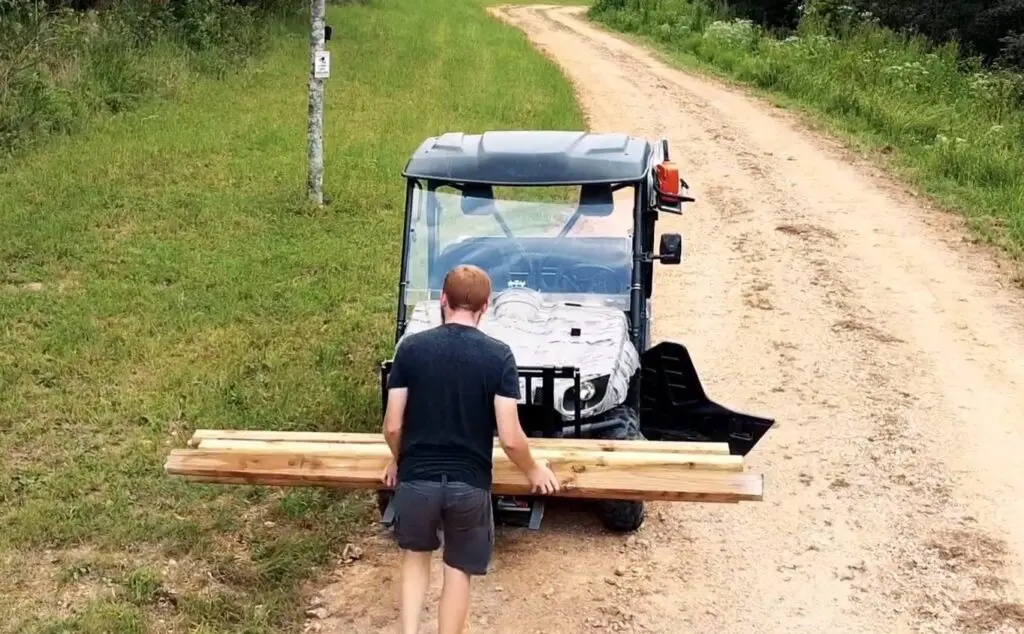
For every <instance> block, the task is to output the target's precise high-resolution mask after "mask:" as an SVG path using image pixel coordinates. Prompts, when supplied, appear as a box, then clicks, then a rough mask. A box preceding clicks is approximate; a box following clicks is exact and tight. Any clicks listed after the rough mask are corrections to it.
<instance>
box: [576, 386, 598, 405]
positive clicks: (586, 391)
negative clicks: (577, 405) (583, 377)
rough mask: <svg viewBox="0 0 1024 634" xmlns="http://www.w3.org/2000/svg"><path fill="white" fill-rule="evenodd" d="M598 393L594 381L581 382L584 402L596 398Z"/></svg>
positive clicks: (581, 394) (581, 395) (581, 393)
mask: <svg viewBox="0 0 1024 634" xmlns="http://www.w3.org/2000/svg"><path fill="white" fill-rule="evenodd" d="M596 395H597V388H596V387H594V382H593V381H584V382H582V383H580V400H581V401H582V402H584V403H586V402H587V401H589V400H590V399H592V398H594V397H595V396H596Z"/></svg>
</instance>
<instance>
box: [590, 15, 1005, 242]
mask: <svg viewBox="0 0 1024 634" xmlns="http://www.w3.org/2000/svg"><path fill="white" fill-rule="evenodd" d="M590 16H591V18H592V19H594V20H595V21H597V22H599V23H601V24H604V25H606V26H608V27H610V28H613V29H616V30H619V31H622V32H625V33H629V34H632V35H634V36H638V37H639V38H640V39H641V40H642V41H644V42H645V43H648V44H651V45H652V46H653V47H654V48H655V49H656V50H658V51H659V52H661V53H663V54H665V55H666V57H668V58H669V60H670V61H673V62H675V63H677V64H679V65H682V66H689V67H696V68H698V69H701V70H704V71H710V72H711V73H712V74H716V75H718V76H721V77H725V78H729V79H732V80H736V81H739V82H741V83H744V84H746V85H748V86H750V87H753V88H755V89H756V90H758V91H759V92H760V93H761V94H765V95H770V96H773V97H775V98H777V100H778V101H780V102H781V103H783V104H786V105H789V106H795V107H797V108H800V109H802V110H804V111H806V112H809V113H811V114H813V115H816V117H815V118H816V120H817V121H819V122H821V123H823V124H825V126H826V127H827V128H828V129H829V130H830V131H833V132H838V133H839V134H840V135H841V136H843V137H845V138H846V139H847V140H850V141H853V142H854V143H856V144H857V145H859V146H860V147H862V148H864V149H868V150H873V151H875V152H876V154H877V155H878V156H885V158H886V162H887V163H888V164H889V166H891V167H893V168H895V170H896V171H897V172H898V173H899V174H900V175H902V176H903V177H904V178H906V179H907V180H908V181H909V182H911V183H913V184H914V185H916V186H918V187H919V188H920V189H921V190H922V191H923V192H925V193H926V194H928V195H930V196H932V197H933V198H934V199H936V200H937V201H938V202H940V203H941V204H942V205H943V206H945V207H947V208H949V209H952V210H956V211H958V212H960V213H962V214H963V215H964V216H965V217H966V218H967V220H968V223H969V225H970V226H971V227H972V228H973V229H974V230H975V231H976V232H977V235H978V236H979V237H980V238H983V239H985V240H989V241H992V242H994V243H997V244H999V245H1001V246H1002V247H1003V248H1005V249H1006V251H1007V252H1009V253H1011V254H1012V255H1014V256H1017V257H1020V256H1022V255H1024V109H1022V107H1021V105H1022V104H1021V101H1020V100H1021V98H1022V97H1024V78H1022V77H1021V76H1019V75H1011V74H997V73H993V72H982V71H981V70H980V69H979V67H978V65H977V64H976V63H973V62H966V63H965V62H962V61H960V62H958V55H957V50H956V48H955V47H954V46H945V47H929V46H928V45H926V43H925V42H923V41H921V40H910V39H907V38H903V37H900V36H897V35H895V34H893V33H892V32H890V31H887V30H884V29H882V28H880V27H878V26H876V25H874V24H871V23H861V24H859V25H854V26H852V27H848V28H845V29H843V30H842V31H841V32H842V33H843V35H842V36H841V37H835V36H828V35H826V34H825V32H824V29H822V28H819V27H817V26H814V25H812V24H810V23H807V24H804V25H802V28H801V31H800V32H798V33H797V34H795V35H794V36H792V37H789V38H787V39H785V40H781V41H780V40H779V39H775V38H772V37H770V36H769V35H767V34H765V33H764V32H763V31H761V30H760V29H758V28H756V27H753V26H751V24H750V23H749V22H744V21H741V20H732V21H721V20H718V19H716V16H715V15H713V14H712V13H711V12H709V11H708V10H706V9H704V8H703V5H701V4H698V3H694V2H692V1H691V0H600V1H599V2H598V3H597V4H595V5H594V7H593V8H592V9H591V11H590Z"/></svg>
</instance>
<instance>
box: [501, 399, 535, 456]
mask: <svg viewBox="0 0 1024 634" xmlns="http://www.w3.org/2000/svg"><path fill="white" fill-rule="evenodd" d="M494 416H495V418H496V419H497V422H498V442H499V443H500V444H501V448H502V450H504V451H505V455H506V456H508V459H509V460H511V461H512V462H513V463H514V464H515V465H516V466H517V467H519V468H520V469H521V470H522V471H523V473H530V471H532V470H534V469H535V468H536V467H537V462H536V461H535V460H534V459H533V456H532V455H531V454H530V444H529V440H528V439H527V437H526V434H525V433H524V432H523V428H522V426H521V425H520V424H519V409H518V408H517V401H516V399H514V398H508V397H506V396H495V397H494Z"/></svg>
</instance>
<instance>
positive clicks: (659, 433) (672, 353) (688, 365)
mask: <svg viewBox="0 0 1024 634" xmlns="http://www.w3.org/2000/svg"><path fill="white" fill-rule="evenodd" d="M640 362H641V375H640V394H641V398H640V431H641V432H643V435H644V437H645V438H647V439H649V440H684V441H705V442H728V443H729V453H731V454H733V455H741V456H745V455H747V453H748V452H749V451H750V450H751V449H753V448H754V445H756V444H757V443H758V441H759V440H761V437H762V436H764V435H765V434H766V433H767V432H768V430H769V429H770V428H771V426H772V425H774V424H775V420H774V419H771V418H761V417H758V416H750V415H748V414H741V413H739V412H734V411H732V410H730V409H728V408H725V407H722V406H721V405H719V404H718V403H715V402H714V401H711V400H710V399H709V398H708V397H707V394H705V393H704V388H703V387H702V386H701V384H700V378H699V377H698V376H697V369H696V368H695V367H694V366H693V361H692V360H691V359H690V353H689V352H687V350H686V348H685V347H684V346H683V345H682V344H678V343H673V342H670V341H664V342H662V343H659V344H658V345H656V346H654V347H653V348H651V349H650V350H648V351H646V352H644V353H643V354H642V355H641V357H640Z"/></svg>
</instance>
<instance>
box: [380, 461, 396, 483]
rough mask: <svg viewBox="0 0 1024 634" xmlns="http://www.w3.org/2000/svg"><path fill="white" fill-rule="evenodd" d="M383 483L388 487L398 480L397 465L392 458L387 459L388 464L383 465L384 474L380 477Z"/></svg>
mask: <svg viewBox="0 0 1024 634" xmlns="http://www.w3.org/2000/svg"><path fill="white" fill-rule="evenodd" d="M381 479H382V480H383V481H384V484H385V485H387V486H389V487H394V486H395V483H396V482H397V481H398V465H397V464H395V461H394V460H390V461H388V466H386V467H384V475H383V477H382V478H381Z"/></svg>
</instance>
